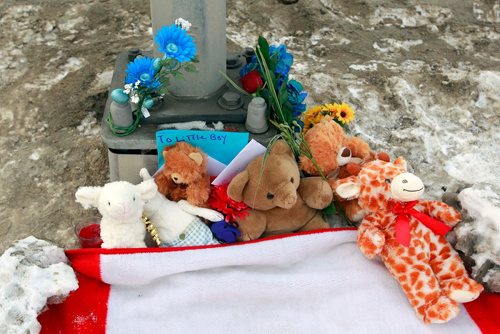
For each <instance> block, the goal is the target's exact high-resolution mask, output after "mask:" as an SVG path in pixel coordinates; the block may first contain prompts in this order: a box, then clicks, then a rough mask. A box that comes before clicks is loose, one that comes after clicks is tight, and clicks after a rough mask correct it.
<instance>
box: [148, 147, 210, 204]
mask: <svg viewBox="0 0 500 334" xmlns="http://www.w3.org/2000/svg"><path fill="white" fill-rule="evenodd" d="M163 157H164V158H165V165H164V166H163V168H162V169H161V171H160V172H159V173H158V175H156V177H155V182H156V184H157V185H158V191H159V192H160V193H162V194H163V195H165V196H166V197H167V198H168V199H169V200H172V201H176V202H178V201H180V200H183V199H185V200H187V201H188V202H189V203H191V204H193V205H195V206H206V203H207V200H208V197H209V195H210V177H209V176H208V174H207V157H206V156H205V154H203V152H202V151H201V150H200V149H199V148H196V147H193V146H192V145H190V144H188V143H186V142H179V143H176V144H175V145H173V146H167V147H165V149H164V150H163Z"/></svg>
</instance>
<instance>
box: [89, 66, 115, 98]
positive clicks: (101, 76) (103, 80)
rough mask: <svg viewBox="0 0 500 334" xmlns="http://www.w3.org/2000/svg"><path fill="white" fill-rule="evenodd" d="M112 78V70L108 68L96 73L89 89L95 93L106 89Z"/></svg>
mask: <svg viewBox="0 0 500 334" xmlns="http://www.w3.org/2000/svg"><path fill="white" fill-rule="evenodd" d="M112 78H113V70H108V71H104V72H101V73H98V74H97V75H96V77H95V79H94V81H93V82H92V86H91V88H90V90H91V91H92V92H96V93H97V92H102V91H104V90H107V89H108V88H109V86H110V85H111V79H112Z"/></svg>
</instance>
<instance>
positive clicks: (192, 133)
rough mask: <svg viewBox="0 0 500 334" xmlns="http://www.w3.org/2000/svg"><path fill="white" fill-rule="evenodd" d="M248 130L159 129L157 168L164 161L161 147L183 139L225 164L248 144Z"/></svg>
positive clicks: (157, 133)
mask: <svg viewBox="0 0 500 334" xmlns="http://www.w3.org/2000/svg"><path fill="white" fill-rule="evenodd" d="M249 137H250V135H249V133H248V132H224V131H199V130H161V131H158V132H156V146H157V149H158V169H160V167H161V166H163V164H164V163H165V161H164V159H163V154H162V153H163V148H164V147H165V146H171V145H174V144H175V143H177V142H180V141H185V142H187V143H189V144H191V145H193V146H196V147H199V148H200V149H201V150H202V151H203V152H205V153H206V154H207V155H208V156H210V157H212V158H214V159H216V160H218V161H220V162H222V163H223V164H225V165H227V164H229V163H230V162H231V160H233V159H234V157H236V155H238V153H239V152H240V151H241V150H242V149H243V148H244V147H245V146H246V145H247V144H248V140H249Z"/></svg>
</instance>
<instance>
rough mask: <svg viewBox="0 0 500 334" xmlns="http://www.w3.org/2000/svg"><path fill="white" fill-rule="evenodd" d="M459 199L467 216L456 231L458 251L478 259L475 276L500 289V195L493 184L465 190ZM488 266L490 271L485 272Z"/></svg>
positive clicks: (474, 269)
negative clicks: (492, 186) (493, 187)
mask: <svg viewBox="0 0 500 334" xmlns="http://www.w3.org/2000/svg"><path fill="white" fill-rule="evenodd" d="M458 200H459V201H460V203H461V205H462V208H463V209H464V211H465V213H466V217H465V219H466V222H464V223H461V224H460V225H458V226H457V227H456V228H455V233H456V235H457V240H458V242H457V248H459V249H461V250H462V251H464V253H465V254H466V255H467V256H470V257H472V258H473V259H474V260H475V266H474V267H473V268H472V269H473V272H472V274H473V275H474V276H476V275H481V276H482V277H476V278H479V279H482V280H483V281H484V282H485V283H487V284H489V285H490V286H497V287H498V286H500V281H498V279H500V275H499V274H500V272H499V267H498V266H500V196H499V195H498V194H497V193H495V191H494V190H493V189H492V188H491V187H490V186H489V185H484V184H477V185H475V186H473V187H471V188H467V189H464V190H462V191H461V192H460V193H459V194H458ZM485 266H488V268H486V269H485V268H484V267H485ZM495 266H496V267H495ZM480 271H482V272H480ZM494 280H496V281H494ZM497 292H499V291H497Z"/></svg>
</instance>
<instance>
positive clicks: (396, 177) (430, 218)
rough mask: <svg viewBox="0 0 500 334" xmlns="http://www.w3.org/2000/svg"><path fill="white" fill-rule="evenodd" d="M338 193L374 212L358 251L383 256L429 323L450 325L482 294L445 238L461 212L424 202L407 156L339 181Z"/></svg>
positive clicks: (365, 224)
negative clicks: (461, 308)
mask: <svg viewBox="0 0 500 334" xmlns="http://www.w3.org/2000/svg"><path fill="white" fill-rule="evenodd" d="M335 192H336V193H337V194H338V196H340V197H342V198H344V199H353V198H358V203H359V205H360V206H361V207H362V208H363V209H365V210H366V211H367V212H369V213H368V214H367V215H366V216H365V217H364V219H363V221H362V222H361V225H360V227H359V230H358V247H359V248H360V249H361V251H362V252H363V254H364V255H365V256H367V257H368V258H370V259H372V258H374V257H375V256H377V255H380V257H381V258H382V261H383V262H384V264H385V266H386V267H387V269H389V271H390V273H391V274H392V275H393V276H394V277H395V278H396V279H397V280H398V281H399V284H400V285H401V287H402V288H403V290H404V292H405V294H406V296H407V298H408V300H409V301H410V304H411V305H412V307H413V308H414V309H415V312H416V314H417V316H418V317H419V318H420V319H422V320H423V321H424V322H425V323H443V322H447V321H449V320H450V319H452V318H454V317H455V316H457V314H458V312H459V308H458V303H466V302H470V301H472V300H474V299H476V298H477V297H478V296H479V294H480V293H481V291H483V287H482V285H481V284H479V283H477V282H475V281H474V280H472V279H471V278H469V276H468V274H467V271H466V270H465V268H464V265H463V263H462V261H461V259H460V257H459V256H458V254H457V252H456V251H455V250H454V249H453V248H452V247H451V246H450V244H449V243H448V241H447V240H446V238H445V234H446V233H447V232H448V231H449V230H450V229H451V227H453V226H454V225H456V224H457V223H458V222H459V221H460V219H461V217H460V213H459V212H458V211H457V210H455V209H454V208H452V207H450V206H448V205H447V204H445V203H443V202H439V201H423V200H422V201H419V200H418V199H419V198H420V196H421V195H422V194H423V192H424V184H423V183H422V181H421V180H420V178H418V177H417V176H415V175H413V174H411V173H407V171H406V162H405V161H404V159H403V158H398V159H396V160H395V161H394V163H390V162H385V161H381V160H375V161H372V162H368V163H366V164H365V165H363V168H362V169H361V171H360V172H359V174H358V175H357V176H350V177H348V178H344V179H341V180H338V181H337V182H336V184H335Z"/></svg>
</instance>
